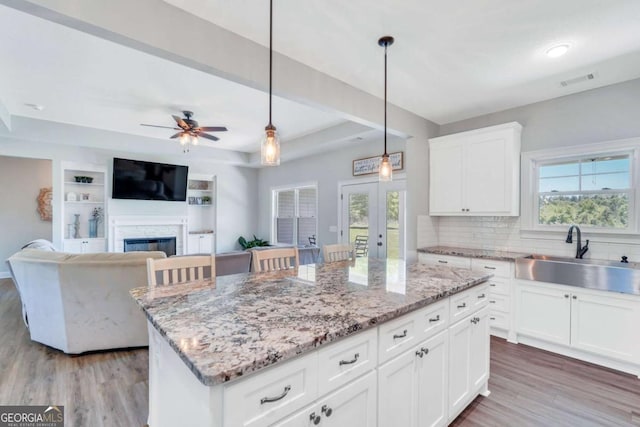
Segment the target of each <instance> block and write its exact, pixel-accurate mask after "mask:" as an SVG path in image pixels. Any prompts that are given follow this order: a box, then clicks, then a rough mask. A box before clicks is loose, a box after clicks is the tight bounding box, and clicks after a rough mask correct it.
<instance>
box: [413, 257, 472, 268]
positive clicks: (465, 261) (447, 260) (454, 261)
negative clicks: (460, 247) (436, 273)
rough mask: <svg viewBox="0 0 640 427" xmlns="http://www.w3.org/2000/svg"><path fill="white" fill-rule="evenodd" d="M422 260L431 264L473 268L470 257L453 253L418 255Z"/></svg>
mask: <svg viewBox="0 0 640 427" xmlns="http://www.w3.org/2000/svg"><path fill="white" fill-rule="evenodd" d="M418 259H419V261H420V262H422V263H425V264H429V265H443V266H446V267H457V268H471V260H470V259H469V258H465V257H460V256H451V255H437V254H424V253H421V254H419V255H418Z"/></svg>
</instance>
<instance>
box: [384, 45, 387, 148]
mask: <svg viewBox="0 0 640 427" xmlns="http://www.w3.org/2000/svg"><path fill="white" fill-rule="evenodd" d="M384 155H385V156H387V44H385V45H384Z"/></svg>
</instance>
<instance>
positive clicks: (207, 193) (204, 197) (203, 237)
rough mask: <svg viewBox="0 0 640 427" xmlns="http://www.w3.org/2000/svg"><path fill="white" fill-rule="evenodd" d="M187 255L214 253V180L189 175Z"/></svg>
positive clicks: (209, 177)
mask: <svg viewBox="0 0 640 427" xmlns="http://www.w3.org/2000/svg"><path fill="white" fill-rule="evenodd" d="M187 224H188V229H189V237H188V239H187V240H188V241H187V253H188V254H198V253H207V254H208V253H215V251H216V247H215V235H214V232H215V225H216V179H215V177H214V176H211V175H196V174H192V175H189V181H188V185H187Z"/></svg>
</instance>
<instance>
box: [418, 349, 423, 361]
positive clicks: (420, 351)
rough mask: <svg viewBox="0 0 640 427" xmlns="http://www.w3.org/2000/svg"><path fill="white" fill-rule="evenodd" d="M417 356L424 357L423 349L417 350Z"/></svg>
mask: <svg viewBox="0 0 640 427" xmlns="http://www.w3.org/2000/svg"><path fill="white" fill-rule="evenodd" d="M416 356H418V357H420V358H421V359H422V356H424V353H423V352H422V350H416Z"/></svg>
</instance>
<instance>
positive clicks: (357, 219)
mask: <svg viewBox="0 0 640 427" xmlns="http://www.w3.org/2000/svg"><path fill="white" fill-rule="evenodd" d="M340 195H341V204H340V206H341V230H340V242H342V243H351V244H355V247H356V255H357V256H370V257H375V258H398V259H404V257H405V197H406V182H405V181H404V180H399V181H392V182H371V183H366V184H348V185H343V186H342V187H341V192H340Z"/></svg>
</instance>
